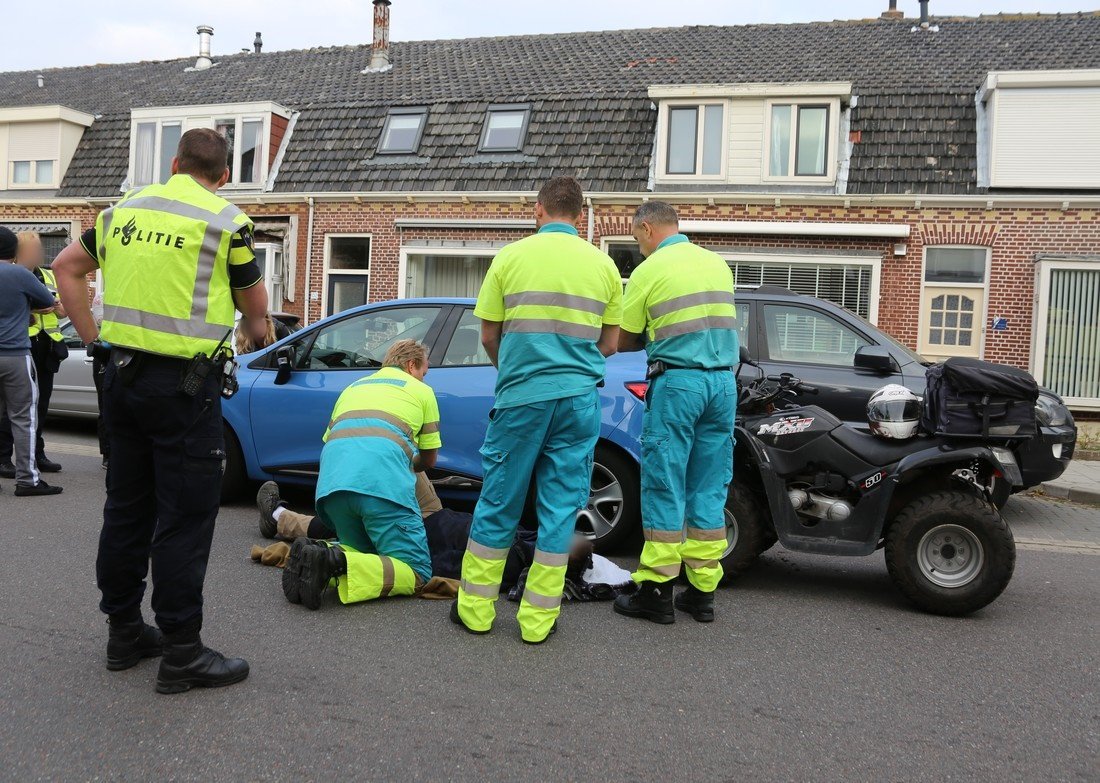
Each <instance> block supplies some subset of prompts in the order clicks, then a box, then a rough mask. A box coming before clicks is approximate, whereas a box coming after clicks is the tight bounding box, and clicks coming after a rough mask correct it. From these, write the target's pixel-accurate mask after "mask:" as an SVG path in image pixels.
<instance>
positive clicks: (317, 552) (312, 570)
mask: <svg viewBox="0 0 1100 783" xmlns="http://www.w3.org/2000/svg"><path fill="white" fill-rule="evenodd" d="M303 540H304V541H306V542H307V543H306V545H305V546H304V547H303V548H302V549H301V555H300V558H301V563H302V565H301V572H300V574H299V577H298V581H299V584H300V587H299V591H300V594H301V597H302V606H304V607H306V608H307V609H320V608H321V599H322V598H323V597H324V595H325V592H326V591H327V590H328V588H329V583H330V582H331V581H332V580H333V579H334V578H336V577H338V576H343V575H344V574H346V573H347V572H348V560H347V557H345V556H344V550H343V549H341V548H340V547H338V546H328V545H327V544H324V543H321V542H319V541H312V540H310V539H301V538H299V539H298V540H297V541H295V542H294V543H295V544H297V543H298V541H303Z"/></svg>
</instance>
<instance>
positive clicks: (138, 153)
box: [133, 122, 157, 185]
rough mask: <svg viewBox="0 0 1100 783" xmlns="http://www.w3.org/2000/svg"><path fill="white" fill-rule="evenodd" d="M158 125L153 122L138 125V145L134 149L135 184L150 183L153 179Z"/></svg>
mask: <svg viewBox="0 0 1100 783" xmlns="http://www.w3.org/2000/svg"><path fill="white" fill-rule="evenodd" d="M156 136H157V126H156V125H155V124H154V123H151V122H143V123H140V124H139V125H138V127H137V145H136V150H135V151H134V183H133V184H134V185H148V184H150V183H152V181H153V161H154V156H153V152H154V149H153V148H154V146H155V142H156Z"/></svg>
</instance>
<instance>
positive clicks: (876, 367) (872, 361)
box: [852, 345, 898, 373]
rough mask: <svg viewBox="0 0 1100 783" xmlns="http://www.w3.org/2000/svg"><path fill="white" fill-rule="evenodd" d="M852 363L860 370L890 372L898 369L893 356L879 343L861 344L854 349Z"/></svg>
mask: <svg viewBox="0 0 1100 783" xmlns="http://www.w3.org/2000/svg"><path fill="white" fill-rule="evenodd" d="M852 363H853V364H854V365H855V366H856V367H857V368H859V369H861V370H871V371H873V372H881V373H890V372H896V371H897V370H898V363H897V362H896V361H894V357H893V356H891V355H890V352H889V351H888V350H886V349H885V348H883V347H882V346H881V345H861V346H860V347H859V348H857V349H856V355H855V359H854V360H853V362H852Z"/></svg>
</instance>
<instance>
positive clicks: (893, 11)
mask: <svg viewBox="0 0 1100 783" xmlns="http://www.w3.org/2000/svg"><path fill="white" fill-rule="evenodd" d="M904 18H905V12H904V11H899V10H898V0H890V7H889V8H887V9H886V10H885V11H883V12H882V16H880V17H879V19H886V20H890V21H893V20H894V19H904Z"/></svg>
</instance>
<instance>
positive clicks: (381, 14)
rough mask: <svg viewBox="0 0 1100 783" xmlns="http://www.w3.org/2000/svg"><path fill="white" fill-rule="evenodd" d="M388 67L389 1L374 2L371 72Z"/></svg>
mask: <svg viewBox="0 0 1100 783" xmlns="http://www.w3.org/2000/svg"><path fill="white" fill-rule="evenodd" d="M389 67H390V0H374V42H373V43H372V44H371V46H370V67H369V69H368V70H371V71H383V70H386V69H388V68H389Z"/></svg>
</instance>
